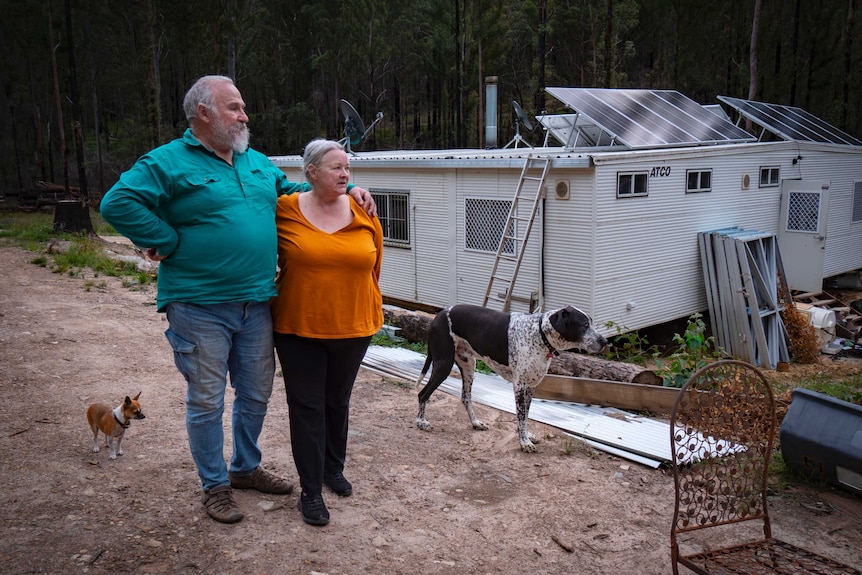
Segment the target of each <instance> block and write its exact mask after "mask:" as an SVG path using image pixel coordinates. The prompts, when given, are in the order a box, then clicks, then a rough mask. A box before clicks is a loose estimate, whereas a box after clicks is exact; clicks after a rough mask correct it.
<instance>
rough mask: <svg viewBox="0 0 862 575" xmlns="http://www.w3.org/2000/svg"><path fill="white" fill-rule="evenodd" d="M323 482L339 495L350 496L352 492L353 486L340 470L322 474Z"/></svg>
mask: <svg viewBox="0 0 862 575" xmlns="http://www.w3.org/2000/svg"><path fill="white" fill-rule="evenodd" d="M323 484H324V485H326V486H327V487H329V488H330V489H332V490H333V491H334V492H335V494H336V495H338V496H339V497H350V496H351V495H352V494H353V486H352V485H351V484H350V482H349V481H347V480H346V479H345V478H344V475H343V474H342V473H341V472H339V473H329V474H326V475H324V476H323Z"/></svg>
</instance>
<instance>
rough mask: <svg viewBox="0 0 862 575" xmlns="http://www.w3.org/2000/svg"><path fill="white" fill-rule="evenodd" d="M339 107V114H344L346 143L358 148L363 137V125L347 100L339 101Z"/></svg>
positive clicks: (360, 118)
mask: <svg viewBox="0 0 862 575" xmlns="http://www.w3.org/2000/svg"><path fill="white" fill-rule="evenodd" d="M339 107H340V108H341V113H342V114H344V135H345V136H347V141H348V142H350V144H351V145H353V146H358V145H359V142H361V141H362V137H363V136H364V135H365V124H364V123H363V122H362V117H361V116H360V115H359V112H357V111H356V108H354V107H353V106H352V105H351V104H350V102H348V101H347V100H341V102H340V103H339Z"/></svg>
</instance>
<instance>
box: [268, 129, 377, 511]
mask: <svg viewBox="0 0 862 575" xmlns="http://www.w3.org/2000/svg"><path fill="white" fill-rule="evenodd" d="M303 173H304V175H305V178H306V180H308V182H309V183H310V184H311V185H312V187H313V188H312V189H311V190H309V191H308V192H305V193H302V194H291V195H289V196H282V197H280V198H279V200H278V205H277V208H276V225H277V228H278V263H279V267H280V268H281V271H280V273H279V278H278V296H277V297H276V298H275V299H274V300H273V303H272V312H273V330H274V332H275V349H276V352H277V353H278V358H279V361H280V362H281V368H282V373H283V374H284V387H285V391H286V392H287V405H288V410H289V413H290V440H291V446H292V448H293V460H294V463H295V464H296V470H297V472H298V474H299V481H300V485H301V487H302V493H301V494H300V498H299V501H298V507H299V510H300V511H301V512H302V518H303V520H304V521H305V522H306V523H309V524H311V525H326V524H327V523H329V511H328V510H327V509H326V504H325V503H324V501H323V495H322V491H323V485H326V486H327V487H329V488H330V489H331V490H332V491H334V492H335V493H336V494H338V495H340V496H343V497H346V496H349V495H351V494H352V493H353V486H352V485H351V484H350V482H349V481H347V479H345V478H344V475H343V471H344V459H345V454H346V451H347V425H348V414H349V410H350V394H351V392H352V390H353V382H354V380H355V379H356V374H357V372H358V371H359V366H360V363H361V362H362V358H363V357H364V356H365V351H366V349H367V348H368V344H369V342H370V341H371V336H372V335H374V334H375V333H377V331H378V330H379V329H380V328H381V326H382V325H383V309H382V303H383V300H382V297H381V295H380V288H379V286H378V283H377V282H378V278H379V277H380V264H381V261H382V256H383V230H382V228H381V227H380V221H379V220H378V219H377V218H374V217H371V216H369V215H368V214H367V213H365V211H364V210H363V209H362V208H361V206H359V205H358V204H356V203H355V202H354V201H353V200H352V199H351V198H350V196H348V195H347V184H348V182H349V180H350V160H349V158H348V156H347V153H346V152H345V151H344V149H343V148H342V146H341V144H339V143H338V142H336V141H333V140H321V139H317V140H313V141H311V142H310V143H309V144H308V145H307V146H306V147H305V153H304V155H303Z"/></svg>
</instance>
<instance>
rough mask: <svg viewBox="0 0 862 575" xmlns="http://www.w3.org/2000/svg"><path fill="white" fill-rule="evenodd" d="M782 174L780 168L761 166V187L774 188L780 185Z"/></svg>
mask: <svg viewBox="0 0 862 575" xmlns="http://www.w3.org/2000/svg"><path fill="white" fill-rule="evenodd" d="M780 173H781V169H780V168H779V167H778V166H760V187H761V188H774V187H775V186H777V185H778V184H780V183H781V179H780V178H779V174H780Z"/></svg>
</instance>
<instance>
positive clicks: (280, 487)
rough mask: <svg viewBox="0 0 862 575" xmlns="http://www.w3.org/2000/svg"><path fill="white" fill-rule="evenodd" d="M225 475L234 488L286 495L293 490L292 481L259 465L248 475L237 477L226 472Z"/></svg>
mask: <svg viewBox="0 0 862 575" xmlns="http://www.w3.org/2000/svg"><path fill="white" fill-rule="evenodd" d="M227 477H228V479H230V485H231V487H233V488H234V489H254V490H256V491H260V492H261V493H270V494H272V495H287V494H288V493H290V492H292V491H293V483H291V482H289V481H287V480H286V479H282V478H281V477H278V476H275V475H273V474H272V473H270V472H269V471H267V470H265V469H264V468H263V467H260V466H257V467H256V468H255V469H254V471H252V472H251V473H250V474H249V475H243V476H242V477H237V476H236V475H233V474H232V473H228V476H227Z"/></svg>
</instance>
